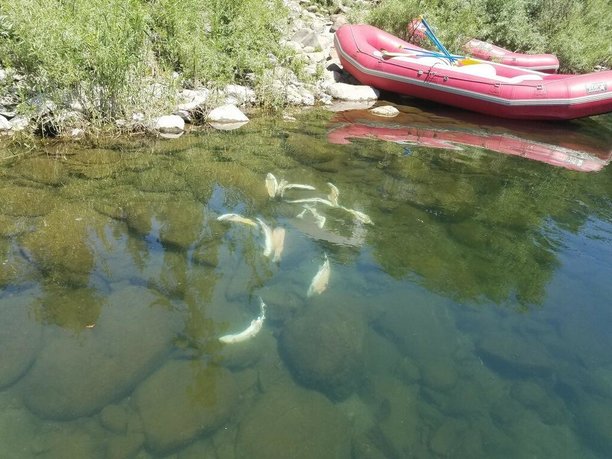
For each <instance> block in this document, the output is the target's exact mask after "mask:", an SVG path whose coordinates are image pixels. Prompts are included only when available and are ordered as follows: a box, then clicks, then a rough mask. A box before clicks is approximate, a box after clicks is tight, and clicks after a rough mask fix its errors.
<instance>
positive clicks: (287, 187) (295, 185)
mask: <svg viewBox="0 0 612 459" xmlns="http://www.w3.org/2000/svg"><path fill="white" fill-rule="evenodd" d="M279 188H280V191H279V193H280V197H281V198H282V197H283V196H284V195H285V190H291V189H293V188H297V189H300V190H310V191H313V190H316V188H315V187H314V186H312V185H304V184H303V183H287V182H285V183H284V184H283V185H282V186H279Z"/></svg>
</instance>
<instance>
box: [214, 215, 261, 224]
mask: <svg viewBox="0 0 612 459" xmlns="http://www.w3.org/2000/svg"><path fill="white" fill-rule="evenodd" d="M217 220H219V221H230V222H237V223H244V224H245V225H251V226H257V223H255V221H254V220H251V219H250V218H246V217H243V216H242V215H239V214H223V215H219V216H218V217H217Z"/></svg>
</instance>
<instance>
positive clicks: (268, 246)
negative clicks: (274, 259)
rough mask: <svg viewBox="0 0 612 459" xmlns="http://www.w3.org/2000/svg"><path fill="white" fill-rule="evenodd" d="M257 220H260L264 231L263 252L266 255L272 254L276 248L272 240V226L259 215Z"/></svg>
mask: <svg viewBox="0 0 612 459" xmlns="http://www.w3.org/2000/svg"><path fill="white" fill-rule="evenodd" d="M257 221H258V222H259V226H261V229H262V231H263V233H264V251H263V254H264V256H266V257H269V256H270V255H272V250H273V248H274V244H273V242H272V230H271V229H270V227H269V226H268V225H267V224H266V222H264V221H263V220H262V219H261V218H259V217H257Z"/></svg>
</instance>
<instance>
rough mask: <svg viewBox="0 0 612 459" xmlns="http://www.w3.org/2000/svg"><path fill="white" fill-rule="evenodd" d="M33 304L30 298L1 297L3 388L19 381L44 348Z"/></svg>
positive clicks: (0, 377) (0, 368) (0, 367)
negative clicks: (31, 310)
mask: <svg viewBox="0 0 612 459" xmlns="http://www.w3.org/2000/svg"><path fill="white" fill-rule="evenodd" d="M32 301H33V299H32V298H31V297H29V296H26V295H21V296H5V297H0V349H2V351H1V352H0V389H1V388H3V387H6V386H9V385H11V384H13V383H14V382H15V381H17V380H18V379H19V378H20V377H21V376H22V375H23V374H24V373H25V372H26V371H27V370H28V368H30V366H31V365H32V362H33V361H34V358H35V357H36V354H37V353H38V351H39V349H40V346H41V335H42V327H41V325H40V324H39V323H37V322H35V321H34V320H33V319H32V318H31V317H30V306H31V303H32Z"/></svg>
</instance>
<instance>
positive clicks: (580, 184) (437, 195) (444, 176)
mask: <svg viewBox="0 0 612 459" xmlns="http://www.w3.org/2000/svg"><path fill="white" fill-rule="evenodd" d="M378 145H386V146H385V147H384V148H382V149H378ZM394 147H395V148H396V149H397V152H396V154H395V155H393V156H391V155H390V149H389V144H388V143H387V144H381V143H377V142H369V141H356V142H355V143H354V144H353V145H350V146H347V147H346V148H345V151H346V150H349V151H350V154H351V156H352V157H353V158H360V159H362V158H364V157H365V161H364V164H363V166H362V168H363V170H362V177H361V179H360V180H361V181H362V183H363V186H362V187H360V191H362V192H364V193H365V194H367V195H369V196H368V197H367V198H366V197H363V198H362V199H364V200H365V199H368V198H369V199H370V200H371V201H372V202H376V201H377V200H379V199H380V198H381V197H382V200H381V201H379V202H380V209H379V210H380V211H381V212H380V213H379V214H378V215H376V213H374V212H373V213H372V217H373V218H374V219H375V221H376V224H377V231H372V232H370V237H369V242H370V244H372V245H373V246H374V248H375V254H376V255H375V256H376V259H377V260H378V262H379V263H380V264H381V265H382V267H383V268H384V269H385V271H387V272H388V273H389V274H391V275H392V276H394V277H404V276H406V275H408V274H410V273H416V274H417V275H419V276H420V278H421V281H422V282H423V284H425V285H427V286H428V288H430V289H432V290H436V291H441V292H443V293H445V294H448V295H452V296H456V297H457V298H460V299H464V300H465V299H470V300H476V301H477V300H479V299H484V298H487V299H489V300H492V301H495V302H498V303H503V302H506V301H515V302H517V303H519V304H521V305H523V306H527V305H529V304H539V303H541V302H542V300H543V298H544V295H545V289H546V285H547V283H548V282H549V280H550V279H551V277H552V275H553V272H554V270H555V268H556V267H557V266H558V260H557V257H556V251H557V250H558V249H559V243H558V242H557V241H556V240H555V236H554V234H553V233H554V232H553V231H551V229H552V228H554V227H555V226H557V227H560V228H562V229H565V230H568V231H572V232H577V231H578V230H579V229H580V228H581V227H582V225H583V224H584V222H585V221H586V220H587V219H588V218H590V217H591V216H592V215H595V216H599V217H601V218H605V215H604V214H605V213H606V210H605V209H606V208H608V209H609V208H610V207H609V205H606V199H608V201H607V202H609V198H606V196H609V179H607V178H606V175H609V173H608V172H607V171H606V170H604V171H603V172H601V173H598V174H579V173H572V172H568V171H564V170H559V169H555V168H552V167H550V166H546V165H541V164H537V163H532V162H525V161H524V160H521V159H517V158H509V157H504V156H501V155H497V154H492V153H490V154H487V153H486V152H481V151H476V152H475V153H476V154H472V152H471V151H466V152H465V153H461V152H452V151H448V152H447V151H440V150H433V149H427V148H418V149H415V150H414V151H413V155H412V156H411V157H409V158H406V157H402V154H401V151H400V150H401V146H400V145H395V146H394ZM363 150H366V151H367V155H364V154H363V153H362V151H363ZM377 152H378V154H377ZM380 158H384V159H385V164H383V165H382V167H381V162H380ZM390 158H392V159H391V160H390ZM373 161H376V162H377V163H376V164H377V166H378V167H375V168H374V167H371V166H369V165H368V163H369V164H372V162H373ZM355 166H357V165H356V164H353V168H355ZM607 189H608V190H607ZM383 228H384V229H383Z"/></svg>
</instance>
